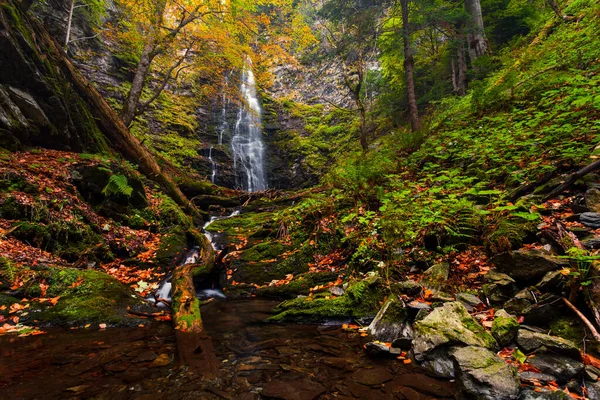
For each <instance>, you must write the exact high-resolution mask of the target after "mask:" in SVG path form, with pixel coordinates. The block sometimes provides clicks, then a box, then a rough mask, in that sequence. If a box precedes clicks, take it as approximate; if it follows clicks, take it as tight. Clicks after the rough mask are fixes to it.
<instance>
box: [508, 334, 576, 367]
mask: <svg viewBox="0 0 600 400" xmlns="http://www.w3.org/2000/svg"><path fill="white" fill-rule="evenodd" d="M517 344H518V345H519V347H520V348H521V350H523V352H524V353H527V354H528V353H532V352H534V351H536V350H538V349H540V348H541V347H544V348H546V349H547V350H549V351H552V352H554V353H557V354H561V355H564V356H566V357H571V358H573V359H575V360H577V361H581V353H580V352H579V349H578V348H577V346H575V344H574V343H573V342H570V341H568V340H566V339H562V338H559V337H556V336H550V335H546V334H543V333H538V332H532V331H529V330H526V329H519V332H518V334H517Z"/></svg>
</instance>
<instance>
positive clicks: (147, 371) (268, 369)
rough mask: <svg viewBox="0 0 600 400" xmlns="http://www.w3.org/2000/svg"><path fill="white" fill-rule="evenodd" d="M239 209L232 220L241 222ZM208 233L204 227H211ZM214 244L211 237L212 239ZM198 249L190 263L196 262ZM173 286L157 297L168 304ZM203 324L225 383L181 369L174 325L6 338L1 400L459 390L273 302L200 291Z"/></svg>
mask: <svg viewBox="0 0 600 400" xmlns="http://www.w3.org/2000/svg"><path fill="white" fill-rule="evenodd" d="M237 214H239V212H238V211H236V212H234V213H232V214H231V215H229V216H225V217H213V218H212V219H211V221H210V222H209V223H208V224H210V223H211V222H214V221H216V220H217V219H222V218H229V217H234V216H236V215H237ZM208 224H207V225H205V228H206V227H207V226H208ZM207 237H208V238H209V239H211V243H213V246H215V244H214V238H213V237H212V236H211V235H210V234H207ZM197 256H198V251H197V249H191V250H190V251H189V252H188V253H187V254H186V258H185V259H184V261H183V262H185V263H192V262H195V260H196V258H197ZM170 289H171V284H170V280H169V279H165V281H164V282H163V283H162V284H161V286H160V287H159V289H158V294H157V297H158V298H168V297H170ZM197 294H198V296H199V297H200V298H202V299H207V298H213V299H214V300H213V301H211V302H209V303H207V304H204V305H203V306H202V319H203V320H204V323H205V327H206V330H207V331H208V333H209V334H210V336H211V337H212V339H213V346H214V351H215V353H216V356H217V359H218V360H220V362H221V367H220V370H219V377H218V379H216V380H212V381H203V380H202V379H199V378H198V377H197V376H191V375H189V374H187V373H186V372H185V371H184V370H177V369H175V368H174V362H173V361H174V355H175V339H174V335H173V328H172V326H171V324H170V323H155V324H154V325H153V326H150V327H145V328H112V329H110V328H109V329H107V330H100V331H98V330H86V329H78V330H75V331H72V330H65V329H53V330H50V331H48V333H47V334H46V335H39V336H29V337H15V336H0V358H1V360H2V362H1V363H0V398H2V399H4V398H6V399H9V398H10V399H153V400H154V399H288V400H311V399H314V398H322V399H376V400H381V399H396V398H397V399H411V400H412V399H440V398H452V397H453V395H454V393H455V390H454V385H453V384H452V383H449V382H446V381H442V380H436V379H434V378H431V377H428V376H426V375H425V374H423V372H422V371H421V370H419V369H418V368H417V367H414V366H413V365H411V364H409V365H405V364H403V363H402V362H400V361H398V360H396V359H393V358H380V359H371V358H369V357H367V356H366V355H365V354H364V351H363V346H364V344H365V343H366V342H367V341H368V338H365V337H361V335H360V333H359V332H358V331H345V330H344V329H343V328H342V326H339V325H333V326H332V325H289V324H287V325H286V324H269V323H266V322H264V321H265V320H266V318H267V317H268V316H269V315H271V312H272V310H273V308H274V307H275V306H276V305H277V304H278V302H277V301H274V300H266V299H249V300H237V299H236V300H230V299H226V298H225V296H224V295H223V293H222V292H221V291H220V290H219V289H216V288H204V289H200V288H199V289H198V292H197Z"/></svg>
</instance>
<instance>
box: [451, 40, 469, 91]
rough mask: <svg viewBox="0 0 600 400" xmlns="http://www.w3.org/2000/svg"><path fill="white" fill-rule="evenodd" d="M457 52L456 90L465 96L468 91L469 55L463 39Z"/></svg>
mask: <svg viewBox="0 0 600 400" xmlns="http://www.w3.org/2000/svg"><path fill="white" fill-rule="evenodd" d="M456 53H457V57H456V77H455V82H456V84H455V87H454V90H455V91H456V93H458V95H459V96H464V95H465V94H466V93H467V55H466V52H465V46H464V44H463V40H460V44H459V45H458V49H457V50H456Z"/></svg>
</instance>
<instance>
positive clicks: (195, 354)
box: [172, 235, 219, 377]
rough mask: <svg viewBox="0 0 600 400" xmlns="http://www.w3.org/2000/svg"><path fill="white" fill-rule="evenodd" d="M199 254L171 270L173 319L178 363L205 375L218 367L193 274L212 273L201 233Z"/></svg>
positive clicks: (210, 257) (211, 260)
mask: <svg viewBox="0 0 600 400" xmlns="http://www.w3.org/2000/svg"><path fill="white" fill-rule="evenodd" d="M198 237H199V238H202V239H203V240H202V243H201V244H200V257H199V258H198V263H196V264H184V265H180V266H179V267H177V268H175V271H174V272H173V280H172V282H173V286H172V287H173V295H172V299H173V303H172V304H173V305H172V308H173V322H174V324H175V338H176V339H177V360H178V364H179V365H180V366H187V367H188V368H189V370H190V371H192V372H195V373H197V374H201V375H203V376H207V377H214V376H216V374H217V371H218V368H219V361H218V360H217V357H216V355H215V352H214V349H213V346H212V341H211V338H210V336H208V334H207V333H206V330H205V329H204V325H203V323H202V316H201V314H200V300H198V297H197V296H196V290H195V288H194V282H193V277H194V276H198V275H206V276H207V277H208V276H209V275H210V274H211V273H212V271H213V268H214V265H215V256H214V252H213V249H212V245H211V244H210V242H209V241H208V239H207V238H206V237H205V236H204V235H200V236H198Z"/></svg>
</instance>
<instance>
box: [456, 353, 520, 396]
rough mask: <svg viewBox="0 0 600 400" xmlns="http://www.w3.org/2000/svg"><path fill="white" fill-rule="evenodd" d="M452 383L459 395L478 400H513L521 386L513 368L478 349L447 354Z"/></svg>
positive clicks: (495, 356) (496, 357)
mask: <svg viewBox="0 0 600 400" xmlns="http://www.w3.org/2000/svg"><path fill="white" fill-rule="evenodd" d="M451 355H452V358H453V359H454V366H455V370H456V379H457V381H458V382H459V385H460V389H461V391H462V392H463V393H465V394H467V395H469V396H472V397H474V398H476V399H481V400H498V399H506V400H508V399H516V398H517V397H518V396H519V390H520V388H521V383H520V381H519V377H518V373H517V370H516V368H515V367H513V366H512V365H510V364H507V363H505V362H504V360H502V359H501V358H500V357H498V356H497V355H496V354H494V353H493V352H491V351H489V350H487V349H484V348H482V347H475V346H468V347H461V348H457V349H455V350H453V351H452V352H451Z"/></svg>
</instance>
